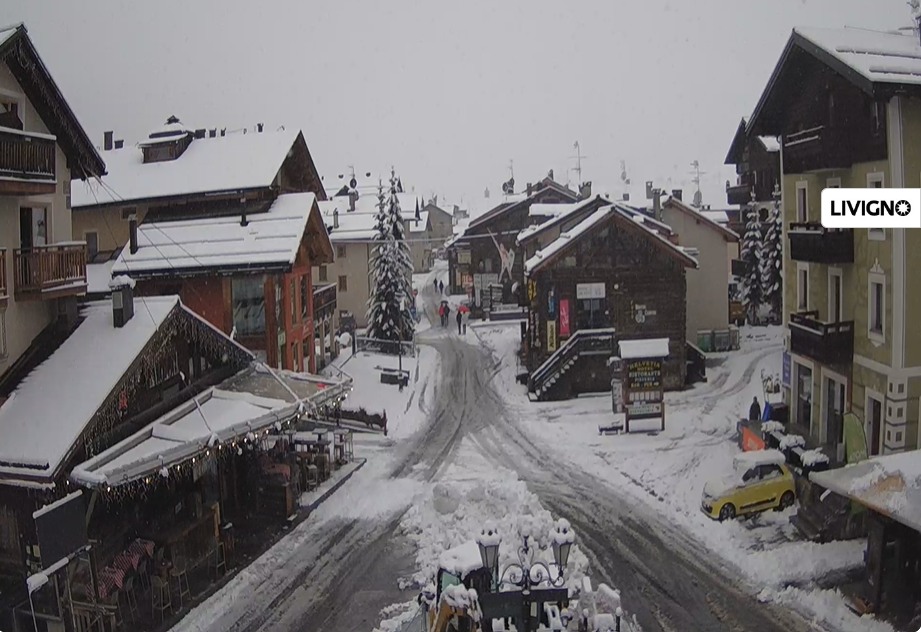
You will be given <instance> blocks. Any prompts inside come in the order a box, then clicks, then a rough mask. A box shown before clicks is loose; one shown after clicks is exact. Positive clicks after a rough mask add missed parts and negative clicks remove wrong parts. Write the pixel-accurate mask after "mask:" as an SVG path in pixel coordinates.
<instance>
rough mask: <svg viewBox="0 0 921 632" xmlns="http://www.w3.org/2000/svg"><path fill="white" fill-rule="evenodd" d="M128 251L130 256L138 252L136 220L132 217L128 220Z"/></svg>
mask: <svg viewBox="0 0 921 632" xmlns="http://www.w3.org/2000/svg"><path fill="white" fill-rule="evenodd" d="M128 250H129V251H130V252H131V254H136V253H137V251H138V218H137V216H134V215H132V216H131V218H130V219H129V220H128Z"/></svg>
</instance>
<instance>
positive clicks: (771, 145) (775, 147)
mask: <svg viewBox="0 0 921 632" xmlns="http://www.w3.org/2000/svg"><path fill="white" fill-rule="evenodd" d="M758 140H760V141H761V144H762V145H764V148H765V149H766V150H767V151H769V152H771V153H774V152H777V151H780V139H779V138H777V137H776V136H759V137H758Z"/></svg>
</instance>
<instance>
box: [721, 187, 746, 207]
mask: <svg viewBox="0 0 921 632" xmlns="http://www.w3.org/2000/svg"><path fill="white" fill-rule="evenodd" d="M751 201H752V185H750V184H744V183H743V184H737V185H735V186H727V187H726V202H727V203H729V204H730V205H733V204H740V205H742V204H748V203H749V202H751Z"/></svg>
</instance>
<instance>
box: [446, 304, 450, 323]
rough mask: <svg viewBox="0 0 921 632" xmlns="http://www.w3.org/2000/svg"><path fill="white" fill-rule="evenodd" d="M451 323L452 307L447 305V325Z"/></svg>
mask: <svg viewBox="0 0 921 632" xmlns="http://www.w3.org/2000/svg"><path fill="white" fill-rule="evenodd" d="M450 324H451V308H450V307H448V306H447V305H445V327H447V326H448V325H450Z"/></svg>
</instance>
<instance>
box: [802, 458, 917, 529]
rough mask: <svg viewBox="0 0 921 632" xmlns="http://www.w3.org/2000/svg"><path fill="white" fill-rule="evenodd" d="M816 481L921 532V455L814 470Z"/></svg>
mask: <svg viewBox="0 0 921 632" xmlns="http://www.w3.org/2000/svg"><path fill="white" fill-rule="evenodd" d="M809 478H810V480H811V481H813V482H814V483H816V484H818V485H821V486H822V487H825V488H826V489H830V490H831V491H833V492H835V493H836V494H840V495H841V496H845V497H847V498H850V499H851V500H853V501H854V502H857V503H860V504H861V505H864V506H865V507H867V508H869V509H872V510H873V511H875V512H877V513H880V514H882V515H884V516H888V517H889V518H892V519H893V520H895V521H897V522H900V523H902V524H903V525H905V526H906V527H909V528H911V529H914V530H915V531H919V532H921V455H919V454H918V452H905V453H903V454H890V455H886V456H879V457H874V458H872V459H869V460H867V461H862V462H861V463H856V464H853V465H847V466H845V467H842V468H838V469H835V470H827V471H825V472H813V473H812V474H810V475H809Z"/></svg>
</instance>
